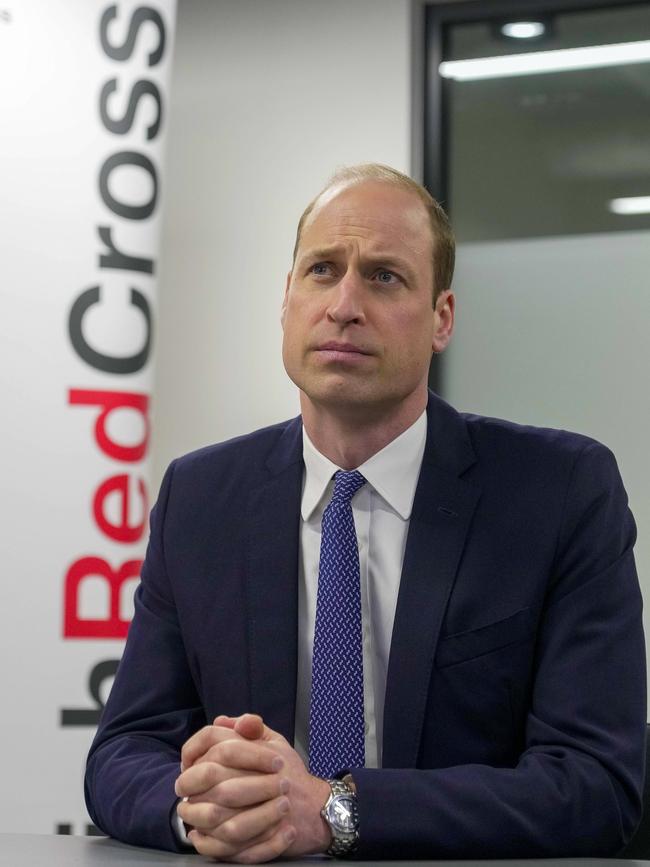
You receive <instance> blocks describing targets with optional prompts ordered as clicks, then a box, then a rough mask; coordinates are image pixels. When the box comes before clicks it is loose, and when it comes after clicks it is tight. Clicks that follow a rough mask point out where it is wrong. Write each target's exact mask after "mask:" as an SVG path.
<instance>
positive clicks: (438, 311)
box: [431, 289, 456, 353]
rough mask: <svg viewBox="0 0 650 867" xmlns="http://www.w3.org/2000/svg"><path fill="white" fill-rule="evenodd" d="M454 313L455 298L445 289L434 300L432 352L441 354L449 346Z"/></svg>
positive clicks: (452, 330) (449, 290)
mask: <svg viewBox="0 0 650 867" xmlns="http://www.w3.org/2000/svg"><path fill="white" fill-rule="evenodd" d="M455 312H456V298H455V296H454V293H453V292H452V291H451V289H445V291H444V292H441V293H440V295H438V297H437V298H436V303H435V305H434V312H433V316H434V325H433V342H432V344H431V348H432V349H433V351H434V352H436V353H438V352H443V351H444V350H445V349H446V348H447V346H448V345H449V341H450V340H451V335H452V334H453V332H454V314H455Z"/></svg>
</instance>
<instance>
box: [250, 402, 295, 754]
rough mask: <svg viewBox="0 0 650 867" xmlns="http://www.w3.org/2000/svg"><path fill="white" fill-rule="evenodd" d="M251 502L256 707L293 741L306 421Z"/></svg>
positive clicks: (283, 443) (273, 460)
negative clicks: (303, 444)
mask: <svg viewBox="0 0 650 867" xmlns="http://www.w3.org/2000/svg"><path fill="white" fill-rule="evenodd" d="M267 469H268V477H267V478H266V480H265V481H264V482H263V483H262V484H261V485H260V486H259V487H257V488H255V489H254V490H253V491H251V494H250V499H249V507H248V527H249V528H250V530H249V543H248V569H247V573H248V574H247V605H248V623H249V636H250V640H249V648H250V657H249V659H250V684H251V706H250V707H251V711H253V712H255V713H259V714H260V715H261V716H262V717H263V719H264V721H265V722H266V724H267V725H269V726H270V727H271V728H272V729H274V730H275V731H278V732H280V733H281V734H283V735H284V736H285V737H286V738H287V739H288V740H289V741H290V742H291V743H293V737H294V721H295V707H296V670H297V653H298V561H299V550H300V548H299V546H300V497H301V488H302V471H303V464H302V423H301V420H300V419H299V418H298V419H295V420H294V421H292V422H291V423H290V424H289V425H288V427H287V428H286V429H285V431H284V433H283V435H282V437H281V438H280V442H279V444H278V446H277V447H276V449H275V450H274V452H273V453H272V455H271V457H270V458H269V460H268V462H267Z"/></svg>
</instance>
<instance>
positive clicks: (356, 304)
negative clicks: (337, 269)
mask: <svg viewBox="0 0 650 867" xmlns="http://www.w3.org/2000/svg"><path fill="white" fill-rule="evenodd" d="M364 291H365V282H364V279H363V277H362V276H361V274H358V273H357V272H355V271H352V270H348V271H346V273H345V274H344V275H343V277H342V278H341V279H340V280H339V281H338V283H337V284H336V286H335V287H333V289H332V294H331V295H330V298H329V303H328V306H327V317H328V319H330V320H331V321H332V322H336V323H338V324H340V325H346V324H348V323H351V322H354V323H357V324H359V323H363V322H365V318H366V317H365V313H364V303H363V302H364Z"/></svg>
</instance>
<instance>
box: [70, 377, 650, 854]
mask: <svg viewBox="0 0 650 867" xmlns="http://www.w3.org/2000/svg"><path fill="white" fill-rule="evenodd" d="M427 412H428V435H427V444H426V450H425V454H424V460H423V464H422V469H421V472H420V478H419V482H418V486H417V491H416V495H415V501H414V505H413V513H412V516H411V521H410V527H409V533H408V540H407V545H406V552H405V557H404V565H403V571H402V578H401V584H400V589H399V597H398V601H397V610H396V615H395V625H394V629H393V636H392V644H391V651H390V662H389V669H388V682H387V687H386V703H385V719H384V739H383V742H384V753H383V768H381V769H374V770H373V769H354V770H353V771H352V773H353V776H354V780H355V782H356V786H357V791H358V795H359V808H360V821H361V836H360V848H359V853H358V855H359V857H372V858H386V857H391V858H408V857H426V858H454V857H466V858H476V857H479V858H483V857H490V858H499V857H545V856H578V855H608V854H614V853H616V852H617V851H618V850H619V849H620V848H621V846H622V845H623V844H624V843H625V841H626V840H627V839H628V838H629V837H630V835H631V833H632V832H633V830H634V828H635V825H636V824H637V822H638V820H639V818H640V815H641V789H642V777H643V764H644V735H645V725H646V705H645V689H646V681H645V652H644V644H643V633H642V625H641V596H640V592H639V586H638V581H637V577H636V572H635V567H634V560H633V555H632V545H633V543H634V539H635V527H634V522H633V519H632V516H631V514H630V512H629V510H628V507H627V498H626V495H625V491H624V489H623V486H622V483H621V480H620V476H619V473H618V470H617V467H616V463H615V461H614V458H613V456H612V454H611V453H610V452H609V451H608V450H607V449H606V448H605V447H603V446H602V445H600V444H599V443H597V442H595V441H594V440H591V439H588V438H586V437H582V436H578V435H575V434H569V433H566V432H563V431H552V430H542V429H536V428H528V427H520V426H517V425H513V424H510V423H507V422H503V421H497V420H494V419H486V418H482V417H477V416H470V415H461V414H459V413H457V412H456V411H455V410H453V409H452V408H451V407H449V406H448V405H447V404H445V403H444V402H443V401H442V400H440V399H439V398H438V397H436V396H435V395H433V394H432V395H430V399H429V406H428V410H427ZM302 475H303V463H302V436H301V420H300V419H299V418H298V419H294V420H293V421H289V422H286V423H283V424H279V425H275V426H273V427H270V428H266V429H264V430H261V431H257V432H256V433H253V434H251V435H249V436H245V437H240V438H238V439H235V440H231V441H229V442H226V443H223V444H220V445H216V446H212V447H209V448H206V449H203V450H201V451H198V452H195V453H193V454H190V455H188V456H186V457H184V458H181V459H180V460H178V461H176V462H174V463H173V464H172V465H171V466H170V468H169V470H168V471H167V474H166V476H165V479H164V481H163V484H162V488H161V492H160V497H159V500H158V503H157V505H156V507H155V509H154V511H153V513H152V518H151V539H150V543H149V548H148V552H147V556H146V561H145V564H144V567H143V571H142V582H141V584H140V586H139V588H138V590H137V593H136V604H135V616H134V619H133V623H132V625H131V628H130V631H129V636H128V641H127V644H126V649H125V652H124V656H123V659H122V662H121V665H120V668H119V671H118V673H117V676H116V679H115V683H114V686H113V689H112V692H111V695H110V698H109V700H108V702H107V706H106V709H105V712H104V715H103V719H102V721H101V724H100V727H99V730H98V732H97V736H96V738H95V741H94V743H93V746H92V748H91V752H90V756H89V760H88V766H87V773H86V799H87V804H88V808H89V811H90V815H91V816H92V818H93V821H94V822H95V823H96V824H97V825H98V826H99V827H100V828H103V829H104V830H105V831H106V832H107V833H109V834H111V835H113V836H115V837H117V838H120V839H122V840H125V841H126V842H129V843H134V844H140V845H146V846H154V847H159V848H166V849H178V848H179V847H178V844H177V841H176V838H175V836H174V833H173V831H172V827H171V815H172V813H173V811H174V807H175V802H176V798H175V796H174V789H173V786H174V780H175V778H176V776H177V775H178V773H179V750H180V747H181V745H182V744H183V743H184V741H185V740H186V739H187V738H188V737H189V736H190V735H191V734H192V733H193V732H194V731H196V730H197V729H198V728H199V727H200V726H202V725H204V724H206V722H211V721H212V719H213V718H214V717H215V716H216V715H217V714H219V713H226V714H232V715H236V714H240V713H243V712H245V711H254V712H257V713H259V714H261V715H262V717H263V718H264V720H265V721H266V723H267V724H268V725H269V726H271V727H272V728H273V729H276V730H277V731H279V732H281V733H282V734H283V735H284V736H285V737H286V738H288V739H289V740H290V741H291V740H292V739H293V734H294V712H295V699H296V654H297V597H298V591H297V587H298V550H299V525H300V513H299V508H300V496H301V484H302Z"/></svg>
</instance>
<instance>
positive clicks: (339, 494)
mask: <svg viewBox="0 0 650 867" xmlns="http://www.w3.org/2000/svg"><path fill="white" fill-rule="evenodd" d="M365 483H366V480H365V479H364V477H363V476H362V475H361V473H360V472H359V471H358V470H350V472H346V471H345V470H339V471H338V472H336V473H334V493H333V494H332V502H337V503H349V502H350V500H351V499H352V497H353V496H354V495H355V494H356V492H357V491H358V490H359V488H360V487H361V486H362V485H365Z"/></svg>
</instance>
